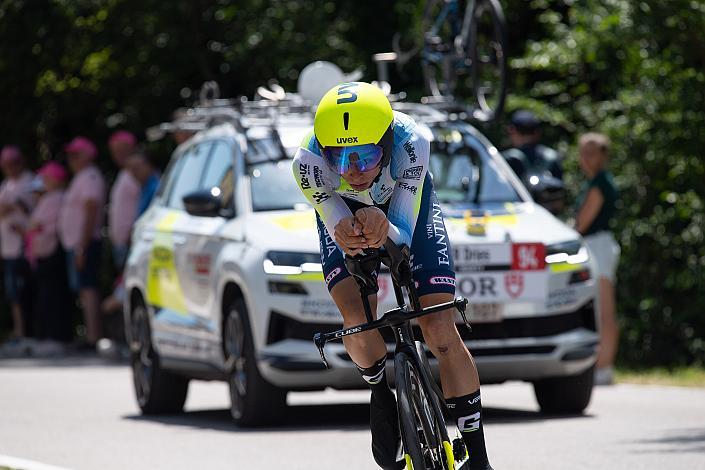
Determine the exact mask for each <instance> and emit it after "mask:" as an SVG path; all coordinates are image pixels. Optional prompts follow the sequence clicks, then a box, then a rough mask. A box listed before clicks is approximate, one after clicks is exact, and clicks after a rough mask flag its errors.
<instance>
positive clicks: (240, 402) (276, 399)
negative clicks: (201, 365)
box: [223, 299, 286, 426]
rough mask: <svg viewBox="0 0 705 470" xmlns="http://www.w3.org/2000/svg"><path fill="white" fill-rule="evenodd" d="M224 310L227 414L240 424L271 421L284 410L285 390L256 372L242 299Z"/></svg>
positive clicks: (249, 330)
mask: <svg viewBox="0 0 705 470" xmlns="http://www.w3.org/2000/svg"><path fill="white" fill-rule="evenodd" d="M226 314H227V315H226V317H225V319H224V322H223V350H224V354H225V360H226V362H225V368H226V372H227V381H228V386H229V389H230V414H231V416H232V417H233V419H234V420H235V422H236V423H237V424H238V425H240V426H261V425H265V424H274V423H275V422H276V421H277V420H281V419H282V413H283V412H284V411H285V410H286V390H284V389H281V388H279V387H276V386H274V385H272V384H270V383H269V382H267V381H266V380H265V379H264V378H263V377H262V375H261V374H260V373H259V370H258V368H257V361H256V354H255V348H254V342H253V339H252V329H251V327H250V322H249V317H248V315H247V307H246V306H245V302H244V301H243V300H242V299H235V300H233V301H232V302H231V303H230V305H229V307H228V309H227V311H226Z"/></svg>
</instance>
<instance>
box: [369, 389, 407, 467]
mask: <svg viewBox="0 0 705 470" xmlns="http://www.w3.org/2000/svg"><path fill="white" fill-rule="evenodd" d="M370 430H371V431H372V456H373V457H374V459H375V462H377V465H379V466H380V467H382V468H383V469H384V470H397V469H403V468H404V461H403V460H402V461H398V460H397V458H398V455H399V448H400V443H401V435H400V433H399V418H398V415H397V404H396V400H395V399H394V395H393V394H392V392H391V391H389V394H387V393H372V398H371V399H370ZM400 463H401V464H402V466H401V467H400V466H399V464H400Z"/></svg>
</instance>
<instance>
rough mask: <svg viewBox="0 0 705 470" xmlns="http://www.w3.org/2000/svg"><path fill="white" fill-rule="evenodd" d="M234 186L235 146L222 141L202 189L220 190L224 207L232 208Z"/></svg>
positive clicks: (214, 147)
mask: <svg viewBox="0 0 705 470" xmlns="http://www.w3.org/2000/svg"><path fill="white" fill-rule="evenodd" d="M233 186H234V182H233V146H232V145H231V144H229V143H227V142H225V141H222V140H220V141H216V142H215V143H214V144H213V149H212V150H211V155H210V158H209V160H208V167H206V172H205V174H204V175H203V180H202V181H201V185H200V187H201V188H202V189H207V190H212V189H213V188H218V189H220V194H221V195H222V198H223V201H224V207H232V206H233V203H234V201H233V189H234V187H233Z"/></svg>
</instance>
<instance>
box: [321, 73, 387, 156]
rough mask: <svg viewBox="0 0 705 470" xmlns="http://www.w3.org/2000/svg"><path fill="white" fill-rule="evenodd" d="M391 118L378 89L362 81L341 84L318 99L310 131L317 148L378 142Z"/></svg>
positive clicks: (385, 98) (385, 131)
mask: <svg viewBox="0 0 705 470" xmlns="http://www.w3.org/2000/svg"><path fill="white" fill-rule="evenodd" d="M393 120H394V112H393V111H392V106H391V105H390V104H389V100H388V99H387V97H386V96H385V95H384V93H383V92H382V90H380V89H379V88H377V87H376V86H374V85H371V84H369V83H365V82H350V83H341V84H340V85H336V86H334V87H333V88H331V89H330V90H328V92H327V93H326V94H325V95H324V96H323V98H321V101H320V103H319V104H318V109H317V110H316V117H315V119H314V122H313V130H314V133H315V134H316V139H317V140H318V144H319V145H320V146H321V147H348V146H353V145H364V144H378V143H379V142H380V141H381V140H382V137H384V136H385V133H387V131H388V130H389V128H390V126H391V124H392V121H393Z"/></svg>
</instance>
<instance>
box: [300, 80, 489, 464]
mask: <svg viewBox="0 0 705 470" xmlns="http://www.w3.org/2000/svg"><path fill="white" fill-rule="evenodd" d="M429 153H430V144H429V136H427V135H425V134H424V132H423V130H422V128H420V127H417V126H416V124H415V122H414V121H413V119H411V118H410V117H409V116H407V115H405V114H402V113H399V112H394V111H392V107H391V105H390V103H389V101H388V100H387V98H386V96H385V95H384V93H383V92H382V91H381V90H380V89H379V88H377V87H376V86H373V85H371V84H369V83H363V82H353V83H343V84H341V85H337V86H335V87H333V88H332V89H331V90H329V91H328V92H327V93H326V94H325V95H324V97H323V98H322V99H321V101H320V103H319V105H318V109H317V111H316V116H315V119H314V129H313V132H312V133H311V134H309V135H308V136H307V137H306V138H305V139H304V141H303V142H302V144H301V147H300V148H299V149H298V151H297V153H296V156H295V157H294V162H293V171H294V175H295V177H296V179H297V180H298V183H299V187H300V188H301V191H302V192H303V193H304V195H305V196H306V198H307V199H308V200H309V201H310V202H311V204H312V205H313V207H314V208H315V209H316V219H317V224H318V234H319V237H320V247H321V261H322V264H323V275H324V278H325V281H326V284H327V286H328V290H329V292H330V294H331V296H332V297H333V300H334V301H335V303H336V305H337V306H338V308H339V309H340V312H341V313H342V315H343V324H344V327H345V328H347V327H350V326H354V325H357V324H360V323H364V322H365V321H366V320H365V313H364V308H363V305H362V301H361V299H360V291H359V288H358V286H357V283H356V281H355V280H354V278H353V277H351V275H350V274H349V273H348V271H347V269H346V268H345V264H344V254H349V255H351V256H354V255H356V254H359V253H361V252H362V251H363V250H365V249H366V248H378V247H380V246H382V245H383V244H384V242H385V241H386V239H387V237H390V238H391V239H392V241H394V242H395V243H397V244H400V245H401V244H406V245H407V246H409V247H410V249H411V262H412V270H413V274H414V280H415V282H416V283H417V285H418V293H419V296H420V301H421V305H422V306H424V307H426V306H429V305H435V304H438V303H441V302H447V301H451V300H453V296H454V294H455V273H454V271H453V260H452V256H451V250H450V245H449V243H448V238H447V235H446V230H445V225H444V222H443V216H442V214H441V209H440V206H439V205H438V200H437V198H436V195H435V192H434V189H433V183H432V180H431V177H430V175H428V174H427V168H428V162H429ZM370 305H371V306H372V308H373V311H374V310H376V306H377V299H376V296H371V298H370ZM419 324H420V326H421V330H422V331H423V336H424V338H425V340H426V344H427V345H428V346H429V348H430V349H431V351H432V352H433V354H434V356H435V357H436V358H437V359H438V361H439V365H440V375H441V383H442V386H443V393H444V395H445V398H446V403H447V406H448V412H449V414H450V415H451V416H452V418H453V419H454V420H456V421H457V424H458V428H459V429H460V431H461V432H462V436H463V439H464V441H465V443H466V445H467V448H468V451H469V454H470V462H469V467H468V468H471V469H483V470H487V469H491V467H490V464H489V462H488V459H487V452H486V449H485V438H484V431H483V426H482V415H481V410H482V407H481V403H480V382H479V379H478V375H477V368H476V366H475V363H474V361H473V358H472V356H471V355H470V353H469V352H468V350H467V348H466V347H465V345H464V344H463V341H462V340H461V338H460V335H459V333H458V330H457V329H456V327H455V323H454V311H453V310H446V311H443V312H439V313H436V314H433V315H428V316H425V317H422V318H419ZM344 344H345V349H346V350H347V352H348V354H349V355H350V357H351V358H352V360H353V361H354V363H355V364H356V365H357V368H358V369H359V371H360V373H361V375H362V377H363V379H364V380H365V381H366V382H367V384H368V385H369V387H370V389H371V391H372V394H371V399H370V428H371V431H372V453H373V456H374V458H375V461H376V462H377V463H378V464H379V465H380V466H381V467H382V468H385V469H387V468H399V467H400V465H401V463H399V464H398V463H397V461H396V455H397V449H398V447H399V442H400V437H399V436H400V433H399V423H398V417H397V408H396V401H395V398H394V394H393V393H392V391H391V389H390V388H389V385H388V383H387V378H386V375H385V364H386V357H387V348H386V346H385V343H384V341H383V339H382V337H381V336H380V334H379V332H378V331H377V330H373V331H370V332H365V333H361V334H356V335H352V336H346V337H345V338H344ZM402 466H403V465H402Z"/></svg>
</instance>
